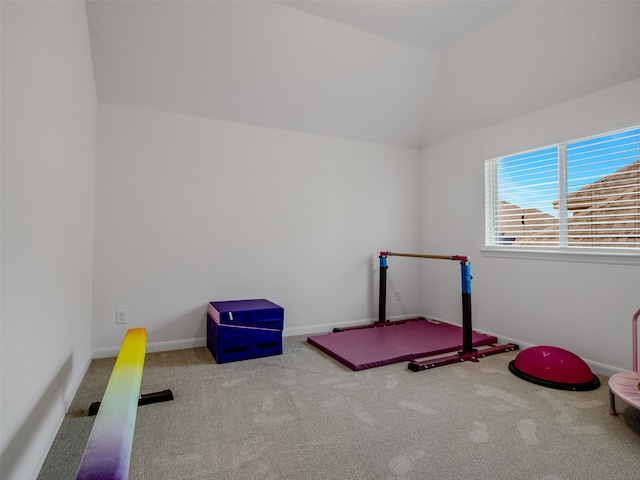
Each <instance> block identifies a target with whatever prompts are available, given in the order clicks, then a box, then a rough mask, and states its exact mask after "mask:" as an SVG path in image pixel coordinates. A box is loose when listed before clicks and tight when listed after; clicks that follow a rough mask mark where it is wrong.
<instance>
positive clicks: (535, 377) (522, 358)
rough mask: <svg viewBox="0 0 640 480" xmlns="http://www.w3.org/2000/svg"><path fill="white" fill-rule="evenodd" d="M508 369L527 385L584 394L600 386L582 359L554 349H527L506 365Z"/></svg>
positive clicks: (560, 349)
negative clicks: (527, 383) (530, 383)
mask: <svg viewBox="0 0 640 480" xmlns="http://www.w3.org/2000/svg"><path fill="white" fill-rule="evenodd" d="M509 370H510V371H511V373H513V374H514V375H516V376H518V377H520V378H522V379H523V380H526V381H528V382H532V383H535V384H537V385H542V386H544V387H550V388H556V389H560V390H574V391H587V390H595V389H596V388H598V387H599V386H600V380H599V379H598V377H597V376H595V375H594V374H593V373H592V372H591V369H590V368H589V366H588V365H587V364H586V363H585V362H584V360H582V359H581V358H580V357H579V356H577V355H576V354H574V353H571V352H569V351H568V350H564V349H562V348H558V347H550V346H546V345H542V346H537V347H531V348H527V349H525V350H523V351H521V352H520V353H519V354H518V356H517V357H516V358H515V360H513V361H512V362H510V363H509Z"/></svg>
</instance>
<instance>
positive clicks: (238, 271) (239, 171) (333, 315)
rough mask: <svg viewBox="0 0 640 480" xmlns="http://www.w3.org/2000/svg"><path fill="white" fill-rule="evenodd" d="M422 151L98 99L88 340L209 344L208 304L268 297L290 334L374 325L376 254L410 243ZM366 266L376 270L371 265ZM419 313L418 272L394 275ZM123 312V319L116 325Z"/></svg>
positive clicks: (399, 307)
mask: <svg viewBox="0 0 640 480" xmlns="http://www.w3.org/2000/svg"><path fill="white" fill-rule="evenodd" d="M419 160H420V154H419V152H418V151H417V150H413V149H407V148H398V147H388V146H381V145H374V144H368V143H361V142H355V141H350V140H341V139H336V138H330V137H323V136H317V135H309V134H303V133H295V132H289V131H283V130H275V129H268V128H263V127H255V126H247V125H240V124H234V123H228V122H222V121H217V120H207V119H203V118H197V117H190V116H182V115H175V114H168V113H161V112H156V111H151V110H143V109H135V108H130V107H120V106H115V105H109V104H102V103H100V104H99V106H98V154H97V167H96V169H97V174H96V240H95V278H94V328H93V345H94V348H97V349H98V350H100V349H103V350H102V351H98V354H104V355H109V354H113V352H114V347H116V346H118V345H119V344H120V342H121V340H122V336H123V335H124V332H125V330H126V328H128V327H133V326H136V327H145V328H147V333H148V338H149V348H150V349H163V348H165V349H166V348H179V347H187V346H191V345H201V344H204V340H203V339H204V337H205V316H206V306H207V303H208V302H210V301H213V300H233V299H247V298H267V299H269V300H272V301H274V302H276V303H278V304H280V305H282V306H283V307H284V309H285V335H287V334H302V333H311V332H319V331H320V332H322V331H329V330H330V327H331V326H333V325H337V324H341V323H356V322H369V321H370V320H372V319H377V315H378V309H377V294H378V292H377V281H378V276H377V275H378V273H377V255H378V253H379V252H380V251H381V250H387V249H391V250H393V249H394V248H395V249H396V250H397V251H401V250H402V249H407V250H415V248H416V247H417V246H418V232H419V229H418V218H419V214H418V206H419V188H418V187H419V175H418V173H419ZM374 267H375V268H374ZM389 284H390V286H389V288H390V289H399V290H400V291H401V294H402V296H403V297H404V298H406V301H401V302H396V301H395V300H390V301H389V302H388V303H389V309H388V313H389V315H390V316H399V315H403V314H405V313H406V314H412V313H416V312H417V309H418V295H417V284H418V271H417V268H416V267H412V266H408V268H406V269H404V270H402V271H401V270H399V269H398V270H397V271H396V272H394V273H393V274H392V275H390V276H389ZM117 309H122V310H126V312H127V319H128V323H127V325H116V324H115V311H116V310H117Z"/></svg>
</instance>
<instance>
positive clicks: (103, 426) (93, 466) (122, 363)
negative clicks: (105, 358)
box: [76, 328, 173, 480]
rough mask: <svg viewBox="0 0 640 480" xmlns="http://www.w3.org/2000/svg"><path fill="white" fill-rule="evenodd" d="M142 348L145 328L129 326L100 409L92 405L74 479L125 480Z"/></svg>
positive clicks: (143, 353) (131, 439)
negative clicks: (93, 414)
mask: <svg viewBox="0 0 640 480" xmlns="http://www.w3.org/2000/svg"><path fill="white" fill-rule="evenodd" d="M146 349H147V332H146V330H145V329H144V328H134V329H131V330H129V331H128V332H127V334H126V336H125V338H124V341H123V342H122V347H121V348H120V354H119V355H118V358H117V359H116V363H115V366H114V367H113V371H112V372H111V377H110V378H109V383H108V384H107V389H106V390H105V392H104V397H103V398H102V402H100V404H99V406H100V409H99V410H97V408H96V410H97V417H96V419H95V422H94V424H93V429H92V430H91V435H90V436H89V441H88V442H87V446H86V447H85V450H84V454H83V455H82V460H81V461H80V466H79V467H78V473H77V474H76V480H127V478H128V476H129V462H130V459H131V445H132V443H133V432H134V429H135V424H136V413H137V410H138V404H139V398H140V383H141V382H142V369H143V367H144V357H145V353H146ZM165 392H169V394H170V396H171V398H165V399H164V400H172V399H173V394H171V391H167V390H165ZM165 392H163V393H165ZM152 395H157V394H152ZM164 400H155V401H164ZM147 403H155V402H147ZM94 405H95V404H94ZM94 405H92V407H94Z"/></svg>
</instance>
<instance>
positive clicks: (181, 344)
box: [93, 337, 207, 358]
mask: <svg viewBox="0 0 640 480" xmlns="http://www.w3.org/2000/svg"><path fill="white" fill-rule="evenodd" d="M206 344H207V339H206V338H205V337H199V338H187V339H184V340H171V341H168V342H153V343H147V352H148V353H151V352H167V351H169V350H183V349H185V348H199V347H204V346H205V345H206ZM119 352H120V347H119V346H118V347H106V348H94V349H93V358H111V357H117V356H118V353H119Z"/></svg>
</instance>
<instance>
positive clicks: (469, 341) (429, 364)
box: [376, 251, 519, 372]
mask: <svg viewBox="0 0 640 480" xmlns="http://www.w3.org/2000/svg"><path fill="white" fill-rule="evenodd" d="M391 256H396V257H416V258H434V259H438V260H454V261H459V262H460V276H461V277H462V351H460V352H458V354H457V355H451V356H448V357H439V358H436V359H431V360H424V361H418V360H412V361H411V362H410V363H409V370H411V371H413V372H419V371H421V370H426V369H428V368H435V367H440V366H443V365H450V364H452V363H459V362H465V361H467V360H468V361H472V362H477V361H478V357H486V356H489V355H495V354H497V353H503V352H510V351H513V350H518V348H519V347H518V345H514V344H506V345H492V346H489V347H487V348H484V349H482V350H476V349H475V348H473V327H472V323H471V278H472V277H471V260H470V258H469V257H468V256H466V255H422V254H417V253H392V252H389V251H387V252H380V298H379V308H378V322H376V323H382V322H387V321H388V320H386V318H385V317H386V302H387V268H389V267H388V266H387V257H391Z"/></svg>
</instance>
